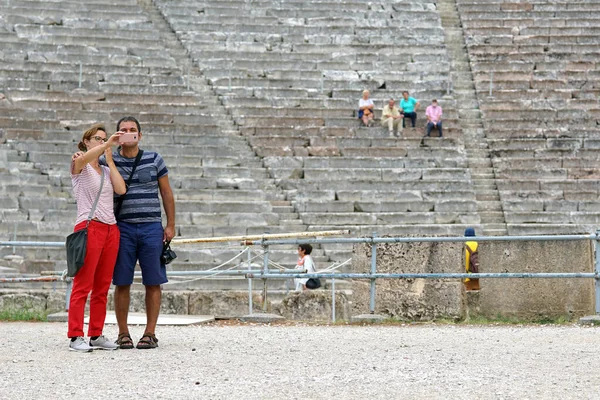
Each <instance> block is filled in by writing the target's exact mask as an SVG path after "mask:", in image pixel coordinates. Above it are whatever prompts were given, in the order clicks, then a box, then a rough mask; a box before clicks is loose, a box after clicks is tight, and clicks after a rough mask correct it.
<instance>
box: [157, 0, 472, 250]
mask: <svg viewBox="0 0 600 400" xmlns="http://www.w3.org/2000/svg"><path fill="white" fill-rule="evenodd" d="M155 3H156V4H157V5H158V7H159V8H160V10H161V13H162V14H163V15H164V16H165V18H166V20H167V21H168V23H169V25H170V26H171V27H172V29H173V30H174V31H175V33H176V34H177V37H178V38H179V39H180V40H181V41H182V43H183V45H184V46H185V47H186V48H187V49H188V51H189V53H190V55H191V56H192V58H193V59H194V62H195V63H197V64H198V66H199V67H200V69H201V70H202V74H203V75H204V76H206V77H207V79H208V81H209V84H210V85H211V86H212V87H213V88H214V90H215V92H216V93H217V94H218V95H219V97H220V99H221V100H222V102H223V104H224V105H225V106H226V107H227V109H228V111H229V112H230V114H231V115H232V117H233V119H234V121H235V123H236V125H237V126H239V128H240V131H241V132H242V134H243V135H245V136H247V137H248V140H249V143H250V145H251V146H252V147H253V149H254V150H255V152H256V154H258V155H260V156H262V157H263V160H264V165H265V166H266V167H267V168H268V170H269V173H270V174H271V176H272V177H274V178H275V179H276V184H277V185H278V187H280V188H281V189H282V190H283V192H284V193H285V195H286V200H287V201H289V202H290V203H289V204H290V205H293V206H294V212H296V213H298V214H299V216H300V218H301V220H302V221H303V222H304V223H305V224H306V225H308V226H309V228H310V229H315V230H317V229H332V228H334V229H338V228H350V229H351V230H352V232H353V234H357V235H370V234H371V233H373V232H374V231H377V232H378V233H379V234H391V235H404V234H459V233H462V232H463V231H464V228H465V227H466V226H471V225H475V226H479V216H478V215H477V213H476V200H475V195H474V193H473V191H472V190H473V188H472V182H471V175H470V172H469V171H468V169H467V164H466V157H465V154H466V153H465V149H464V143H463V138H462V128H461V126H460V125H459V115H458V113H457V112H456V109H455V107H456V106H455V100H454V99H453V98H452V97H451V96H450V97H446V98H443V97H442V96H443V95H444V94H445V90H444V87H445V85H446V84H447V81H448V73H449V63H448V60H447V54H446V50H445V47H444V44H443V42H444V37H443V35H442V30H441V25H440V21H439V17H438V15H437V12H436V10H435V6H434V5H433V4H432V3H431V4H430V3H427V2H416V3H408V4H406V5H403V6H402V7H399V6H397V5H393V4H389V3H387V2H375V3H371V4H369V5H368V6H367V7H365V5H364V4H363V3H359V2H351V1H350V2H344V3H343V4H338V3H327V2H310V3H306V2H286V3H279V2H273V1H261V2H252V3H248V2H242V1H236V0H231V1H229V0H220V1H217V2H214V3H213V4H211V6H210V7H207V6H206V4H205V3H204V2H201V1H185V2H179V3H173V2H168V1H162V0H156V1H155ZM240 10H244V13H246V14H248V15H251V16H252V18H251V19H249V20H246V19H239V18H238V17H237V16H238V15H239V12H240ZM340 11H343V12H347V13H348V15H347V16H344V17H339V13H340ZM394 32H395V33H396V34H398V35H403V36H404V37H405V38H406V39H407V40H405V41H404V42H403V43H401V44H398V45H395V46H394V47H393V48H391V47H389V43H388V42H389V39H387V38H388V37H389V34H390V33H394ZM433 61H435V62H433ZM364 88H369V89H370V90H371V93H372V95H373V97H374V99H375V100H376V102H377V107H378V108H380V107H381V105H382V104H383V102H384V101H385V100H386V99H387V98H389V97H395V98H399V97H400V95H401V92H402V90H405V89H409V90H410V91H411V94H412V95H414V96H415V97H417V98H419V99H422V102H423V104H424V105H426V104H427V103H428V102H429V101H430V99H432V98H438V99H440V101H441V102H442V106H443V107H444V110H445V115H446V122H447V124H446V125H445V129H446V135H445V136H446V137H445V138H443V139H426V140H423V139H422V135H423V125H424V123H423V121H424V118H423V116H422V115H421V117H420V118H421V120H420V122H421V123H420V125H419V127H418V128H417V129H415V130H413V129H406V130H405V132H404V137H403V138H401V139H397V138H389V137H388V136H387V132H385V131H384V130H383V129H382V128H361V127H360V126H359V124H358V121H357V119H356V116H355V109H356V108H357V105H356V104H357V102H358V98H359V97H360V93H361V92H362V90H363V89H364ZM341 252H342V253H343V254H344V255H346V256H347V255H349V249H346V250H341ZM326 253H327V254H330V255H331V256H332V258H334V259H337V257H338V255H339V252H338V251H333V250H330V249H329V248H327V249H326ZM336 253H337V254H336ZM334 254H336V255H335V256H334Z"/></svg>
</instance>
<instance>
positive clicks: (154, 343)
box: [136, 332, 158, 349]
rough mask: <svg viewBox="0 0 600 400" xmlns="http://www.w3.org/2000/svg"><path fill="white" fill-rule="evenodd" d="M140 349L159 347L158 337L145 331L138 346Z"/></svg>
mask: <svg viewBox="0 0 600 400" xmlns="http://www.w3.org/2000/svg"><path fill="white" fill-rule="evenodd" d="M136 347H137V348H138V349H154V348H156V347H158V339H157V338H156V336H154V334H153V333H148V332H146V333H144V336H142V338H141V339H140V341H139V342H138V344H137V346H136Z"/></svg>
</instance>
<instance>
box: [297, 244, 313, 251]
mask: <svg viewBox="0 0 600 400" xmlns="http://www.w3.org/2000/svg"><path fill="white" fill-rule="evenodd" d="M298 247H300V248H301V249H302V250H304V253H305V254H310V253H312V246H311V245H310V244H308V243H306V244H299V245H298Z"/></svg>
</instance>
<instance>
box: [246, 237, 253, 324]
mask: <svg viewBox="0 0 600 400" xmlns="http://www.w3.org/2000/svg"><path fill="white" fill-rule="evenodd" d="M246 251H247V252H248V271H251V268H252V266H251V265H250V260H251V255H252V254H250V247H246ZM252 308H253V307H252V278H248V314H250V315H252Z"/></svg>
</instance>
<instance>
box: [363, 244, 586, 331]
mask: <svg viewBox="0 0 600 400" xmlns="http://www.w3.org/2000/svg"><path fill="white" fill-rule="evenodd" d="M479 259H480V265H481V272H591V271H593V249H592V245H591V243H590V242H586V241H577V242H559V241H550V242H534V241H525V242H487V243H481V244H480V257H479ZM463 262H464V261H463V255H462V244H461V243H398V244H385V245H378V246H377V271H378V272H390V273H393V272H397V273H399V272H414V273H419V272H462V270H463ZM370 263H371V246H370V245H366V244H360V245H355V246H354V258H353V271H354V272H368V271H369V270H370V265H371V264H370ZM481 288H482V289H481V291H480V292H478V293H477V294H474V293H472V292H470V293H469V299H468V300H469V301H468V302H467V301H466V296H465V294H466V292H465V290H464V288H463V286H462V284H461V283H460V282H459V281H458V280H445V281H444V280H424V279H413V280H378V281H377V286H376V309H375V311H376V313H378V314H383V315H387V316H390V317H396V318H400V319H408V320H430V319H433V318H450V319H459V318H464V317H466V316H467V315H468V316H471V317H472V316H476V315H481V316H485V317H488V318H496V317H498V316H514V317H519V318H524V319H528V318H531V319H533V318H540V317H559V316H564V317H578V316H582V315H586V314H591V313H593V311H594V283H593V280H591V279H482V280H481ZM352 290H353V306H354V309H353V314H360V313H365V312H368V310H369V281H366V280H360V281H359V280H357V281H354V282H353V283H352Z"/></svg>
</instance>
